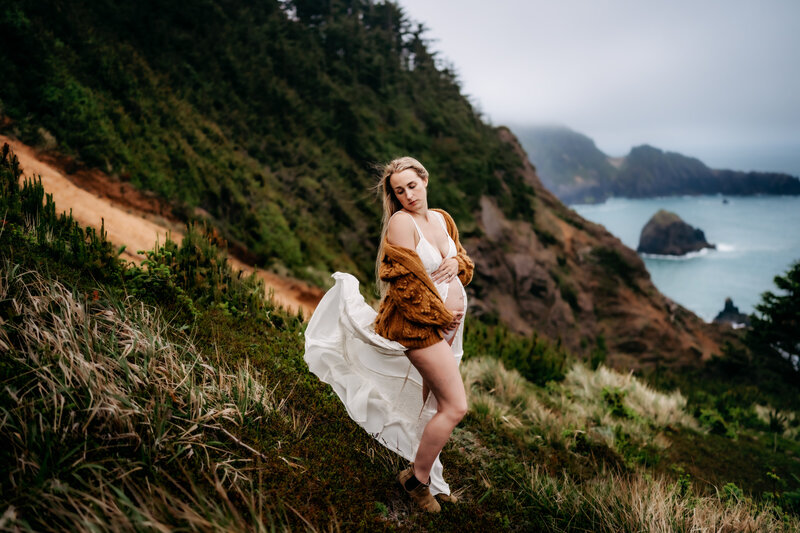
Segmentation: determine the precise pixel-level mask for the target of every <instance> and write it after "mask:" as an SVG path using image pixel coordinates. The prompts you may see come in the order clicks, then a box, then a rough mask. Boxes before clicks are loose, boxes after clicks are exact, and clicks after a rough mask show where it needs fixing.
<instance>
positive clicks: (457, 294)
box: [444, 278, 464, 333]
mask: <svg viewBox="0 0 800 533" xmlns="http://www.w3.org/2000/svg"><path fill="white" fill-rule="evenodd" d="M444 306H445V307H446V308H447V310H448V311H450V312H451V313H453V321H452V322H451V323H450V325H449V326H447V327H446V328H444V332H445V333H450V332H451V331H452V330H454V329H455V328H457V327H458V326H459V324H461V321H462V320H463V319H464V294H463V292H462V288H461V281H460V280H459V279H458V278H454V279H453V280H452V281H451V282H450V283H449V284H448V287H447V298H446V299H445V301H444Z"/></svg>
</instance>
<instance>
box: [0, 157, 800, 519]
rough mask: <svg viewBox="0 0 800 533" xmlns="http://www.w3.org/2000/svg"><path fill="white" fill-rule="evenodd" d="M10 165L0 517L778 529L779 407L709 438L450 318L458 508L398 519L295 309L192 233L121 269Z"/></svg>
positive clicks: (781, 471)
mask: <svg viewBox="0 0 800 533" xmlns="http://www.w3.org/2000/svg"><path fill="white" fill-rule="evenodd" d="M3 163H4V164H6V163H7V164H11V163H12V162H11V161H10V160H9V159H7V158H4V159H3ZM12 166H13V165H12ZM9 168H10V167H9ZM12 170H13V169H12ZM3 171H4V167H3V166H2V165H0V172H3ZM13 174H14V173H13V171H12V172H11V174H10V175H9V176H6V177H8V178H9V179H7V180H5V181H3V182H2V183H6V184H8V186H9V187H10V189H9V190H11V191H12V192H13V198H11V196H12V195H11V194H9V195H8V196H3V197H0V200H3V202H4V204H3V205H5V206H7V207H6V208H5V212H6V216H5V217H4V220H5V223H4V225H3V227H2V229H0V244H2V246H0V353H1V354H2V355H1V356H0V456H1V459H2V460H0V511H1V512H0V529H4V530H5V529H8V530H21V531H25V530H32V531H34V530H35V531H56V530H58V531H60V530H64V529H73V530H79V531H105V530H140V529H157V530H175V529H181V530H226V531H262V530H313V531H318V530H334V531H339V530H346V531H350V530H368V531H375V530H389V531H408V530H428V531H439V530H448V531H450V530H463V531H487V530H498V529H502V530H518V531H530V530H547V531H621V530H623V531H624V530H631V531H633V530H635V531H640V530H649V531H667V530H669V531H673V530H678V531H696V530H702V529H712V528H713V529H714V530H722V531H752V530H774V531H781V530H784V531H795V530H798V529H800V521H799V520H798V517H797V515H796V514H793V513H796V511H797V504H798V501H800V491H798V485H800V478H798V477H797V475H798V474H800V469H798V466H797V464H798V460H797V458H798V457H800V443H798V442H797V431H796V428H797V422H796V420H797V419H798V417H797V414H796V413H795V412H793V411H791V410H786V409H783V410H776V409H773V408H771V407H769V406H765V405H764V404H763V403H759V404H756V405H753V406H752V407H751V408H750V409H748V410H746V412H745V411H741V412H740V415H739V418H737V419H735V420H734V421H726V422H725V424H726V426H725V427H726V431H724V432H715V430H714V427H713V423H712V425H711V427H709V425H708V423H706V422H708V421H709V420H711V419H712V418H713V417H711V416H710V415H709V416H705V415H704V412H703V411H702V410H701V412H695V410H693V409H692V408H691V407H690V406H689V405H688V402H687V400H686V398H685V397H684V396H683V395H682V394H681V393H680V392H678V391H671V392H664V391H659V390H657V389H655V388H653V387H650V386H648V385H646V384H645V383H644V382H643V381H641V380H640V379H639V378H637V377H635V376H633V375H631V374H625V373H620V372H616V371H613V370H611V369H608V368H605V367H603V366H602V365H599V366H598V367H597V368H596V369H595V370H591V369H590V368H588V367H586V366H584V365H583V364H575V363H569V362H568V357H567V354H566V353H565V352H564V351H563V349H561V348H559V347H557V346H556V347H553V346H551V345H549V344H548V343H547V342H546V341H544V340H543V339H539V338H537V337H533V338H530V339H516V338H512V337H511V336H510V335H509V334H508V332H507V331H505V330H503V329H502V328H498V327H495V328H494V329H491V328H487V327H485V326H480V327H472V328H471V329H470V328H468V330H471V331H473V333H471V334H470V335H469V336H468V337H469V338H468V339H465V340H466V341H468V343H469V347H470V353H471V357H470V358H469V359H467V360H465V361H464V362H463V364H462V375H463V378H464V382H465V385H466V388H467V391H468V398H469V405H470V410H469V413H468V415H467V417H466V419H465V420H464V422H463V423H462V424H461V425H460V426H459V427H458V428H457V429H456V431H455V432H454V435H453V438H452V439H451V440H450V442H449V443H448V445H447V446H446V447H445V449H444V450H443V452H442V461H443V464H444V465H445V472H446V475H447V478H448V482H449V483H450V484H451V487H452V488H453V489H454V490H455V492H456V493H457V494H458V495H459V497H460V502H459V503H458V504H457V505H452V504H445V505H444V509H443V512H442V513H441V514H439V515H427V514H421V513H419V512H417V511H416V510H415V509H414V508H413V507H412V505H411V502H410V501H409V500H408V498H407V497H406V496H405V494H403V492H402V490H401V489H400V487H398V486H397V484H396V482H395V481H394V476H395V474H396V472H397V471H398V470H399V469H400V468H401V467H402V466H403V464H402V461H400V460H399V458H398V457H397V456H395V455H394V454H392V453H390V452H388V451H387V450H385V449H384V448H383V447H381V446H380V445H378V444H377V443H376V442H375V441H374V440H372V439H371V438H370V437H369V436H368V435H367V434H366V433H365V432H364V431H362V430H361V429H360V428H359V427H358V426H357V425H356V424H355V423H353V422H352V421H351V420H350V419H349V417H348V416H347V414H346V412H345V410H344V408H343V406H342V405H341V403H340V402H339V400H338V398H337V397H336V395H335V394H334V393H333V392H332V391H331V389H330V388H329V387H328V386H326V385H324V384H322V383H320V382H319V380H318V379H317V378H316V377H315V376H313V375H312V374H310V373H309V371H308V369H307V367H306V365H305V363H304V361H303V359H302V355H303V327H304V326H303V323H302V320H301V317H298V316H294V315H291V314H287V313H286V312H284V311H282V310H281V309H278V308H276V307H275V306H274V304H273V303H272V302H270V301H268V300H266V299H263V298H261V297H260V296H258V295H257V294H260V293H258V291H257V290H256V289H258V286H257V285H254V282H253V280H247V279H238V278H237V277H236V276H235V275H233V274H232V273H231V272H229V271H227V270H225V269H222V270H220V269H219V268H218V266H219V265H220V264H223V263H224V259H225V257H224V255H225V254H224V251H223V250H222V249H221V243H219V242H215V237H214V236H213V235H211V234H208V233H203V232H201V231H196V229H195V230H192V231H195V233H194V234H193V235H194V236H193V238H192V239H189V240H187V242H188V243H190V244H191V247H190V249H184V250H182V249H180V248H176V247H175V246H168V245H165V246H164V247H161V248H159V249H157V250H154V251H153V252H152V253H150V254H148V258H149V259H148V261H149V262H148V264H146V265H145V266H144V267H143V268H138V267H133V266H130V265H128V266H125V265H122V264H121V263H120V262H118V261H116V260H115V259H114V257H113V253H109V248H108V246H107V245H106V243H105V241H104V237H103V235H102V232H101V233H100V234H99V235H96V234H92V235H87V234H86V232H85V231H84V230H83V229H82V228H79V227H77V226H75V225H74V221H71V220H70V218H69V217H61V218H59V217H55V216H54V215H53V213H54V209H55V208H54V206H53V205H52V201H50V200H47V199H43V198H42V197H41V195H38V196H37V194H38V193H39V192H40V186H37V185H36V184H35V183H34V184H26V185H25V187H23V188H22V189H21V190H17V189H14V186H15V185H14V184H16V183H17V182H16V180H15V179H14V178H15V177H14V175H13ZM4 194H5V193H4ZM9 198H11V199H9ZM21 199H22V200H21ZM37 199H38V200H37ZM42 200H45V202H44V204H42ZM37 202H38V203H37ZM40 206H44V207H45V208H46V209H45V211H46V212H47V213H49V214H47V215H46V216H39V217H38V218H35V219H34V218H32V217H31V216H30V215H29V214H26V213H28V212H29V211H33V212H37V213H38V212H39V210H40V209H41V207H40ZM26 210H28V211H26ZM41 235H47V236H48V237H47V238H40V236H41ZM65 241H68V242H67V243H65ZM186 246H187V247H189V246H190V245H189V244H187V245H186ZM82 258H83V259H85V260H82ZM98 258H99V259H102V260H101V261H99V262H98V261H96V260H97V259H98ZM190 272H191V273H193V274H194V275H188V273H190ZM598 345H599V344H598ZM526 357H527V358H529V359H531V361H529V362H528V364H521V368H522V370H523V371H524V373H520V371H518V370H515V369H510V368H507V367H506V366H505V364H507V363H506V362H508V363H513V364H516V363H517V362H520V361H523V360H524V359H525V358H526ZM706 411H707V410H706ZM728 412H732V411H731V410H728V411H726V413H728ZM704 424H705V425H704ZM727 429H731V432H730V433H731V434H730V435H729V434H728V431H727ZM723 459H724V460H725V461H727V462H726V463H722V462H721V461H722V460H723Z"/></svg>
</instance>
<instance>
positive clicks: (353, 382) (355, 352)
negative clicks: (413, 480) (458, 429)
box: [304, 210, 472, 494]
mask: <svg viewBox="0 0 800 533" xmlns="http://www.w3.org/2000/svg"><path fill="white" fill-rule="evenodd" d="M437 211H438V210H437ZM440 213H443V212H440ZM442 218H443V219H444V221H445V222H446V223H447V226H448V234H449V235H450V236H451V239H452V241H453V245H454V247H455V249H456V256H455V257H456V260H458V261H459V280H460V281H461V282H462V288H461V292H462V295H463V297H464V311H465V312H466V293H465V292H464V289H463V284H465V282H466V283H468V282H469V281H470V279H471V277H472V262H471V261H470V260H469V258H468V257H467V256H466V253H465V252H464V249H463V248H462V247H461V246H460V243H458V232H457V231H455V224H454V223H453V222H452V219H450V217H449V215H447V214H446V213H443V215H442ZM448 220H449V223H448ZM423 238H424V237H423ZM387 245H388V244H387ZM388 246H391V245H388ZM428 246H432V245H431V244H430V243H428ZM395 248H398V247H395ZM417 249H418V250H419V246H418V247H417ZM420 251H421V250H420ZM399 252H400V253H401V254H404V255H402V257H400V258H399V259H398V260H397V261H393V262H392V264H391V265H389V267H390V269H391V270H392V272H394V273H395V274H396V277H394V278H392V277H389V281H390V290H389V293H391V292H392V286H393V285H392V284H393V283H396V282H397V281H401V280H403V279H405V280H406V284H407V285H406V287H408V285H415V286H416V290H417V291H428V292H427V293H426V294H425V298H424V300H425V301H426V302H427V305H428V307H427V309H426V308H425V307H424V306H420V305H416V307H415V308H414V309H409V310H408V311H407V312H408V314H409V316H411V317H413V318H414V320H419V321H420V322H419V323H420V325H421V326H423V327H427V328H429V330H433V331H435V332H436V333H437V336H436V338H435V342H438V341H439V340H440V339H441V338H442V336H441V334H440V333H438V330H439V328H440V327H441V326H445V325H447V324H449V323H450V322H451V321H452V314H451V313H450V312H449V311H447V309H446V308H444V303H443V298H442V295H441V294H440V289H439V288H438V287H437V286H436V285H434V283H433V281H432V280H431V278H430V273H431V272H433V271H435V270H436V269H437V268H438V267H439V265H440V264H441V262H442V261H443V258H442V257H441V254H439V253H438V251H437V255H438V259H437V261H428V262H427V264H426V265H424V266H423V264H422V261H421V260H420V257H419V256H418V255H417V253H416V252H415V251H413V250H408V249H405V248H401V249H400V250H399ZM448 255H449V254H448ZM395 257H397V256H395ZM412 271H413V273H412ZM404 276H406V277H405V278H404ZM333 278H334V279H335V280H336V283H335V285H334V286H333V287H332V288H331V289H330V290H329V291H328V292H327V293H326V294H325V296H324V297H323V298H322V300H321V301H320V303H319V305H317V308H316V310H315V311H314V314H313V315H312V316H311V320H310V321H309V323H308V327H307V328H306V332H305V355H304V359H305V361H306V363H307V364H308V367H309V369H310V370H311V371H312V372H313V373H314V374H315V375H316V376H317V377H319V379H320V380H322V381H323V382H325V383H328V384H330V385H331V387H332V388H333V390H334V391H335V392H336V394H337V395H338V396H339V399H340V400H341V401H342V403H343V404H344V407H345V409H346V410H347V414H348V415H349V416H350V418H352V419H353V420H354V421H355V422H356V423H357V424H358V425H360V426H361V427H362V428H364V429H365V430H366V431H367V432H368V433H369V434H370V435H371V436H372V437H373V438H375V439H376V440H377V441H378V442H380V443H381V444H382V445H383V446H385V447H386V448H388V449H389V450H392V451H393V452H395V453H397V454H398V455H400V456H402V457H403V458H405V459H406V460H408V461H413V460H414V457H415V456H416V453H417V448H418V447H419V442H420V439H421V437H422V432H423V430H424V429H425V426H426V425H427V424H428V422H429V421H430V419H431V418H432V417H433V415H434V414H436V408H437V404H436V398H435V397H434V395H433V394H429V395H428V400H427V401H426V402H425V405H423V403H422V377H421V376H420V374H419V372H418V371H417V370H416V368H414V366H413V365H412V364H411V362H410V361H409V359H408V358H407V357H405V352H406V350H407V349H408V348H409V346H408V345H407V344H405V343H402V344H401V343H400V342H398V341H397V340H389V338H386V337H383V336H381V335H379V334H378V333H376V328H377V322H376V319H377V318H379V317H378V313H376V312H375V310H374V309H373V308H372V307H370V306H369V305H368V304H367V303H366V302H365V301H364V298H363V297H362V296H361V293H360V292H359V284H358V280H357V279H356V278H354V277H353V276H351V275H350V274H345V273H342V272H337V273H335V274H333ZM409 278H414V280H413V281H409ZM440 285H441V284H440ZM395 289H396V287H395ZM396 293H397V291H396V292H395V294H396ZM384 301H385V300H384ZM381 309H382V310H384V307H383V306H382V307H381ZM435 313H440V315H441V316H440V317H439V320H438V321H437V322H436V324H437V325H436V326H432V325H431V322H427V323H426V320H428V321H430V320H431V319H432V316H433V315H434V314H435ZM386 316H387V317H389V316H390V315H386ZM397 322H400V323H402V321H397ZM438 324H440V325H438ZM463 334H464V323H463V321H462V323H461V324H460V325H459V327H458V328H457V329H456V330H455V332H453V333H451V335H453V336H454V337H455V338H454V339H453V343H452V349H453V355H454V357H456V359H457V360H458V361H459V362H460V361H461V356H462V355H463V347H462V346H463V343H462V340H463ZM448 340H449V339H448ZM430 490H431V493H432V494H439V493H445V494H450V487H449V486H448V484H447V483H446V482H445V481H444V478H443V475H442V463H441V461H440V460H439V458H438V457H437V458H436V461H435V462H434V464H433V468H432V469H431V486H430Z"/></svg>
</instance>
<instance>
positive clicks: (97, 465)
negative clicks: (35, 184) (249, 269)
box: [0, 261, 308, 531]
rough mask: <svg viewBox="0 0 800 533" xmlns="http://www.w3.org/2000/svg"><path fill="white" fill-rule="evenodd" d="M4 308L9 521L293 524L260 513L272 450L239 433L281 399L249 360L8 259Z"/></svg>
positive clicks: (3, 522) (2, 426)
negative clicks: (211, 351)
mask: <svg viewBox="0 0 800 533" xmlns="http://www.w3.org/2000/svg"><path fill="white" fill-rule="evenodd" d="M0 306H1V307H0V310H2V314H0V317H2V318H0V320H3V322H2V324H0V326H1V327H0V350H2V352H3V361H2V365H3V366H2V369H3V375H4V381H3V383H2V392H0V448H2V449H1V450H0V455H1V456H2V459H3V461H4V465H5V466H4V468H3V470H4V472H5V474H6V475H5V479H3V481H2V482H0V489H1V490H2V492H3V500H4V501H10V502H12V503H11V505H9V506H8V508H7V509H4V510H2V517H1V518H0V529H4V530H16V529H20V530H26V529H32V530H64V529H71V530H83V531H96V530H132V529H153V530H159V531H169V530H173V529H175V528H180V529H190V530H210V529H226V530H258V531H261V530H265V529H272V528H274V527H275V525H276V524H278V523H282V522H284V521H283V520H282V519H281V517H280V516H272V515H270V516H263V513H262V511H261V509H263V506H262V505H261V503H260V502H259V501H257V498H258V496H257V494H258V491H257V490H254V488H255V486H256V484H257V482H258V480H257V479H254V475H253V472H255V471H258V469H257V468H256V465H257V463H258V462H259V461H260V460H261V459H262V458H263V456H262V454H261V453H260V452H259V451H257V450H256V449H254V448H253V447H252V446H250V445H249V444H248V443H247V442H245V441H244V440H243V439H242V438H241V437H239V436H238V433H239V431H238V430H239V429H240V428H242V427H243V426H244V425H245V424H248V423H253V422H254V421H257V420H259V419H260V418H263V417H268V416H270V415H272V414H274V413H277V412H280V411H282V407H283V405H282V404H281V402H279V401H277V400H276V398H275V397H274V395H273V393H272V390H271V389H270V388H269V387H268V386H267V384H266V383H265V382H264V379H263V378H262V376H261V375H259V373H258V372H256V371H255V370H254V369H253V368H250V367H248V366H247V365H245V366H244V367H242V368H239V369H238V370H236V371H232V370H230V369H228V368H226V367H225V365H224V364H223V363H221V362H220V361H217V362H214V364H211V363H210V362H209V361H207V360H205V359H204V358H203V357H201V356H200V355H199V353H198V351H197V350H196V348H195V347H194V346H193V345H192V342H191V340H190V339H188V338H186V337H185V336H184V337H182V338H180V339H179V341H175V340H172V339H174V338H176V337H175V336H176V334H177V332H176V331H174V330H173V331H169V328H170V326H169V325H168V324H167V323H166V321H165V320H164V319H163V317H162V316H161V315H160V313H159V312H158V311H156V310H154V309H152V308H148V307H146V306H144V305H143V304H141V303H137V302H136V301H134V300H131V299H126V300H115V299H114V297H113V296H112V295H109V294H98V293H96V292H95V293H93V294H91V295H82V294H78V293H76V292H75V291H73V290H70V289H69V288H68V287H66V286H64V285H63V284H61V283H59V282H57V281H54V280H50V279H47V278H46V277H44V276H42V275H41V274H40V273H38V272H35V271H30V270H24V269H23V268H21V267H20V266H18V265H15V264H13V263H11V262H9V261H4V262H3V263H2V264H1V265H0ZM282 416H288V415H286V414H283V415H282ZM297 426H298V430H299V431H305V430H306V429H307V427H308V424H307V423H306V422H305V421H300V420H298V421H297ZM234 502H236V504H234Z"/></svg>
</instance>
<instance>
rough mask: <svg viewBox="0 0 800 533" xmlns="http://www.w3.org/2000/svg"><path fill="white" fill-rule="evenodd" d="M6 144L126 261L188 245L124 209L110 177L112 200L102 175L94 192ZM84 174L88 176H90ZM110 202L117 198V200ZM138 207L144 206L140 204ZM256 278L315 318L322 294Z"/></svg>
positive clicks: (152, 217) (161, 224)
mask: <svg viewBox="0 0 800 533" xmlns="http://www.w3.org/2000/svg"><path fill="white" fill-rule="evenodd" d="M3 143H8V145H9V146H10V147H11V150H12V151H13V152H14V153H15V154H16V156H17V158H19V163H20V166H21V167H22V170H23V177H27V178H32V177H34V176H41V179H42V185H43V186H44V190H45V191H46V192H47V193H49V194H52V195H53V200H55V203H56V208H57V209H58V210H60V211H67V212H69V211H70V210H71V211H72V216H73V217H74V218H75V220H77V221H78V222H79V223H80V224H81V225H83V226H91V227H94V228H98V229H99V228H100V225H101V223H103V224H104V226H105V230H106V233H107V234H108V240H110V241H111V242H112V243H114V244H115V245H117V246H122V245H124V246H125V251H124V252H123V253H122V258H123V259H127V260H129V261H134V262H136V263H140V262H141V261H142V260H143V259H144V256H143V255H140V254H138V253H137V252H138V251H139V250H150V249H152V248H153V246H154V245H155V243H156V242H161V243H163V242H164V240H165V237H166V235H167V233H169V234H170V237H171V238H172V240H174V241H176V242H180V241H181V239H183V233H182V231H181V228H182V227H183V226H182V225H181V224H179V223H178V222H176V221H171V220H169V219H167V218H165V217H163V216H160V215H157V214H153V213H147V212H144V211H141V210H139V209H134V208H132V207H131V206H130V205H124V203H125V202H124V197H122V196H119V191H120V190H122V191H124V190H125V189H124V186H120V184H119V183H116V182H113V180H112V179H111V178H108V177H106V178H105V179H106V183H107V184H108V187H109V189H112V188H113V189H115V191H113V194H109V195H104V194H102V189H103V177H102V176H101V173H99V172H98V171H92V172H91V174H92V177H93V179H94V181H93V182H92V187H91V189H92V190H91V192H90V191H89V190H85V189H84V188H81V187H79V186H77V185H76V184H75V183H74V182H73V181H77V182H78V183H81V182H85V180H80V179H79V180H73V179H70V177H71V176H70V175H69V174H67V173H66V172H65V171H64V170H63V169H62V168H60V167H59V166H58V165H57V162H58V160H57V159H56V158H54V157H51V156H50V157H48V156H42V155H40V154H38V153H37V152H36V150H35V149H33V148H31V147H30V146H27V145H25V144H23V143H21V142H19V141H16V140H14V139H10V138H8V137H5V136H3V135H0V146H2V145H3ZM84 174H86V172H85V171H84ZM109 192H112V191H109ZM98 193H99V194H98ZM114 194H116V201H115V199H113V196H114ZM125 194H127V195H132V196H141V193H137V191H135V190H133V189H132V188H131V187H130V186H128V192H127V193H125ZM107 196H112V198H109V197H107ZM128 203H132V202H128ZM133 205H144V204H142V203H141V202H139V203H134V204H133ZM230 263H231V266H232V267H233V268H234V269H236V270H243V271H245V272H247V273H250V272H253V271H254V270H255V269H254V268H253V266H252V265H247V264H245V263H244V262H242V261H239V260H238V259H235V258H231V259H230ZM257 276H258V277H259V278H261V279H262V280H264V283H265V285H266V288H267V293H268V294H269V292H270V290H271V291H272V293H273V298H274V299H275V302H276V303H278V304H279V305H281V306H283V307H284V308H286V309H288V310H290V311H292V312H297V310H298V309H302V310H303V316H304V317H306V318H308V317H309V316H311V313H312V312H313V311H314V309H315V308H316V306H317V303H319V300H320V298H322V294H323V292H322V290H321V289H319V288H317V287H312V286H310V285H308V284H306V283H304V282H302V281H299V280H296V279H291V278H286V277H283V276H279V275H277V274H274V273H272V272H265V271H260V270H259V271H258V272H257Z"/></svg>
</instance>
